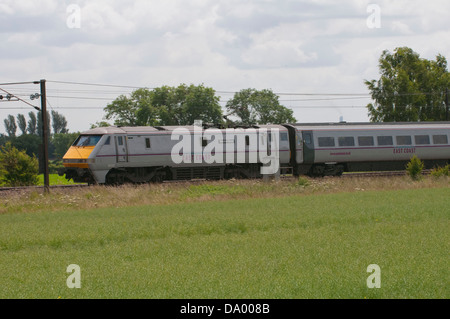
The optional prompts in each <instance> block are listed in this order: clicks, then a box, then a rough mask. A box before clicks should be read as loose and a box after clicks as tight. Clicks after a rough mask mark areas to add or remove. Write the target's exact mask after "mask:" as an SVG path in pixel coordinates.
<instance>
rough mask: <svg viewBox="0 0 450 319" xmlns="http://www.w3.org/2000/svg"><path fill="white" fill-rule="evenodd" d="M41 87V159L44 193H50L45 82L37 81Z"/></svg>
mask: <svg viewBox="0 0 450 319" xmlns="http://www.w3.org/2000/svg"><path fill="white" fill-rule="evenodd" d="M39 83H40V86H41V119H42V146H43V150H42V157H43V161H42V162H43V164H44V193H45V194H48V193H49V192H50V179H49V176H48V135H49V130H48V122H47V97H46V92H45V80H40V81H39Z"/></svg>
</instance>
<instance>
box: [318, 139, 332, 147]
mask: <svg viewBox="0 0 450 319" xmlns="http://www.w3.org/2000/svg"><path fill="white" fill-rule="evenodd" d="M319 146H320V147H326V146H334V137H319Z"/></svg>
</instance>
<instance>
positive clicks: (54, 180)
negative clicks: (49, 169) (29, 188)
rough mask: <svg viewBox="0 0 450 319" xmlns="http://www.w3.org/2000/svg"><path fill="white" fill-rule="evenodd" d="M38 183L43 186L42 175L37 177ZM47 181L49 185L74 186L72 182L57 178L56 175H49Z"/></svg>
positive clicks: (60, 177)
mask: <svg viewBox="0 0 450 319" xmlns="http://www.w3.org/2000/svg"><path fill="white" fill-rule="evenodd" d="M38 178H39V181H38V185H39V186H43V185H44V175H43V174H40V175H38ZM48 179H49V182H50V185H73V184H76V183H74V182H73V180H70V181H68V180H67V179H66V178H65V177H64V176H59V175H58V174H49V175H48Z"/></svg>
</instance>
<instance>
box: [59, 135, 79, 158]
mask: <svg viewBox="0 0 450 319" xmlns="http://www.w3.org/2000/svg"><path fill="white" fill-rule="evenodd" d="M79 135H80V133H79V132H77V133H58V134H54V135H53V136H52V144H53V145H54V147H55V151H54V155H55V156H56V158H57V159H62V158H63V156H64V154H66V152H67V150H68V149H69V147H70V146H71V145H72V144H73V142H74V141H75V140H76V138H77V137H78V136H79Z"/></svg>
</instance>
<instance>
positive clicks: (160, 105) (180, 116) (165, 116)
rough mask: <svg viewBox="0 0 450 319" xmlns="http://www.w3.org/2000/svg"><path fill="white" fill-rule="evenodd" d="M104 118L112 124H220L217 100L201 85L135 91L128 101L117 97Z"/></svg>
mask: <svg viewBox="0 0 450 319" xmlns="http://www.w3.org/2000/svg"><path fill="white" fill-rule="evenodd" d="M105 112H106V115H105V118H106V119H107V120H110V119H113V120H114V124H115V125H120V126H138V125H144V126H145V125H192V124H193V123H194V120H202V121H204V122H209V123H214V124H221V123H222V110H221V108H220V105H219V97H217V96H215V91H214V90H213V89H212V88H207V87H204V86H203V85H199V86H195V85H190V86H187V85H185V84H181V85H179V86H178V87H169V86H162V87H160V88H155V89H153V90H149V89H137V90H135V91H134V92H132V94H131V96H130V97H129V98H128V97H126V96H124V95H121V96H119V97H118V98H117V99H116V100H114V101H113V102H112V103H110V104H108V105H107V106H106V108H105Z"/></svg>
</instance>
